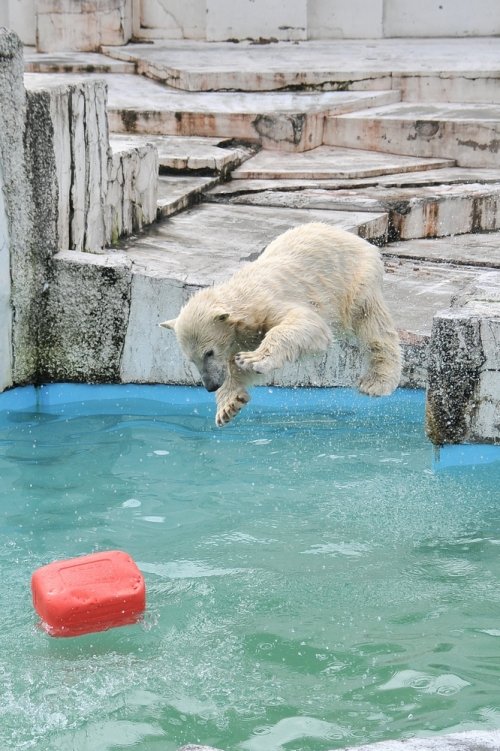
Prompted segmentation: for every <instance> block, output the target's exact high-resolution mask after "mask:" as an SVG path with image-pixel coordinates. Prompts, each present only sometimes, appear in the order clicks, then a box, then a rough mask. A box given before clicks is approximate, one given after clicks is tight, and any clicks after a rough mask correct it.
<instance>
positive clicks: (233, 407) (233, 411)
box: [215, 389, 250, 428]
mask: <svg viewBox="0 0 500 751" xmlns="http://www.w3.org/2000/svg"><path fill="white" fill-rule="evenodd" d="M249 401H250V394H249V393H248V392H247V391H244V390H243V389H242V390H241V391H238V392H237V393H233V394H231V395H230V396H228V398H227V399H224V400H223V401H221V402H219V403H218V405H217V414H216V415H215V424H216V425H217V427H219V428H222V427H223V425H227V424H228V422H231V420H232V419H233V417H236V415H237V414H238V412H239V411H240V410H241V409H242V408H243V407H244V406H245V404H248V402H249Z"/></svg>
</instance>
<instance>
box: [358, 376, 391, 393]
mask: <svg viewBox="0 0 500 751" xmlns="http://www.w3.org/2000/svg"><path fill="white" fill-rule="evenodd" d="M358 388H359V390H360V391H361V393H362V394H368V396H389V394H392V392H393V391H395V389H396V388H397V384H394V383H393V382H392V381H391V380H388V379H385V378H382V377H380V376H377V375H375V373H367V374H366V375H364V376H363V377H362V378H360V379H359V382H358Z"/></svg>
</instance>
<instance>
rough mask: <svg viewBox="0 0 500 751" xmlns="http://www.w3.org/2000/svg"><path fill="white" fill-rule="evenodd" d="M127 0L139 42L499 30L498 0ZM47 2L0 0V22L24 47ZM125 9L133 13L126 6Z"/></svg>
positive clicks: (54, 1)
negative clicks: (10, 29) (141, 40)
mask: <svg viewBox="0 0 500 751" xmlns="http://www.w3.org/2000/svg"><path fill="white" fill-rule="evenodd" d="M64 1H65V2H68V0H64ZM72 2H77V0H72ZM132 2H133V4H134V11H133V15H134V33H135V35H136V36H139V37H142V38H144V39H154V38H163V39H204V40H208V41H217V40H224V39H245V38H248V37H250V38H259V37H263V38H266V39H269V38H270V37H274V38H276V39H291V40H296V39H342V38H344V39H355V38H360V39H367V38H372V39H376V38H381V37H429V36H430V37H440V36H441V37H446V36H458V37H460V36H496V35H500V0H474V2H472V1H471V0H419V2H415V0H188V1H187V2H186V0H132ZM50 5H52V6H53V7H54V9H55V10H60V9H61V7H62V0H0V25H4V26H7V27H9V28H12V29H13V30H14V31H16V32H17V33H18V34H19V36H20V37H21V39H22V40H23V42H24V43H25V44H31V45H32V44H35V37H36V26H37V12H38V13H39V15H40V16H42V15H44V16H45V15H46V14H47V11H48V7H49V6H50ZM129 13H130V15H131V16H132V10H131V9H130V11H129ZM38 22H39V23H41V20H39V21H38ZM130 26H132V18H130ZM44 33H45V32H44ZM59 36H60V34H59ZM116 43H118V42H116Z"/></svg>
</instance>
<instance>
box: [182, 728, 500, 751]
mask: <svg viewBox="0 0 500 751" xmlns="http://www.w3.org/2000/svg"><path fill="white" fill-rule="evenodd" d="M499 748H500V730H491V731H486V730H485V731H483V730H472V731H469V732H465V733H453V734H451V735H442V736H435V737H433V738H411V739H408V740H404V741H382V742H380V743H370V744H368V745H365V746H355V747H354V746H350V747H349V748H341V749H338V751H498V749H499ZM179 751H221V750H220V749H216V748H213V747H212V746H200V745H196V744H195V745H191V744H188V745H187V746H182V748H180V749H179Z"/></svg>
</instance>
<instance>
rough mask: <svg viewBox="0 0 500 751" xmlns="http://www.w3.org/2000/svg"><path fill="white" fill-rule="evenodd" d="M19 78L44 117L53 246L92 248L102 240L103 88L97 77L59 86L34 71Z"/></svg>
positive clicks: (105, 180) (98, 246) (105, 145)
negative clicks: (53, 187)
mask: <svg viewBox="0 0 500 751" xmlns="http://www.w3.org/2000/svg"><path fill="white" fill-rule="evenodd" d="M49 78H50V77H49ZM25 82H26V86H27V89H28V91H29V94H30V98H31V100H32V101H35V100H36V99H37V98H38V101H39V107H40V109H42V107H43V108H44V118H45V119H46V120H48V119H50V123H48V125H47V131H46V132H47V135H46V137H47V138H50V139H51V143H50V146H51V148H52V151H53V153H54V155H55V170H56V177H57V188H58V190H57V195H58V247H57V249H58V250H66V249H74V250H88V251H91V252H96V251H98V250H100V249H101V248H102V247H103V246H104V245H105V244H106V239H107V238H106V223H105V212H104V210H103V207H104V205H105V201H106V192H107V186H108V124H107V118H106V86H105V84H104V83H102V82H99V81H97V80H89V81H81V82H80V83H73V84H68V85H61V83H62V82H61V81H59V82H58V79H57V78H56V79H55V80H54V79H52V80H51V81H50V80H49V79H47V78H45V76H38V75H37V74H27V75H26V76H25ZM50 168H51V165H50V166H49V165H48V166H47V172H49V171H50Z"/></svg>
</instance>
